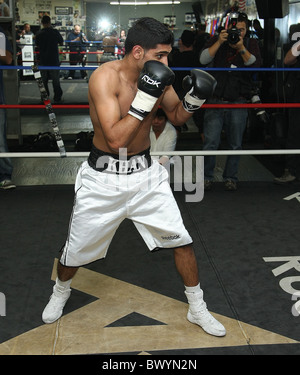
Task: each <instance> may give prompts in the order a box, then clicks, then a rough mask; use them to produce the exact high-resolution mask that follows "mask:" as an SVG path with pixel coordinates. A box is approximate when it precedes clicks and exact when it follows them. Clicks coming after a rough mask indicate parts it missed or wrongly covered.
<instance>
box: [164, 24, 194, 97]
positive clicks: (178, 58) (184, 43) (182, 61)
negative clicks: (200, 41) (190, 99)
mask: <svg viewBox="0 0 300 375" xmlns="http://www.w3.org/2000/svg"><path fill="white" fill-rule="evenodd" d="M194 41H195V34H194V33H193V32H192V31H191V30H184V31H183V33H182V34H181V36H180V38H179V40H178V51H175V52H174V53H173V54H172V60H171V62H170V64H171V66H173V67H176V68H180V67H198V66H199V65H200V64H199V58H197V56H196V54H195V52H194ZM174 73H175V81H174V84H173V87H174V89H175V91H176V93H177V95H178V96H179V98H180V99H182V98H183V97H184V95H185V91H184V90H183V88H182V80H183V78H184V77H185V76H186V75H187V71H186V70H176V71H174Z"/></svg>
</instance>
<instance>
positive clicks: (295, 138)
mask: <svg viewBox="0 0 300 375" xmlns="http://www.w3.org/2000/svg"><path fill="white" fill-rule="evenodd" d="M290 36H291V35H290ZM294 43H295V40H294V41H292V42H291V44H290V49H289V50H288V52H287V54H286V55H285V58H284V64H285V65H286V66H288V67H291V68H297V69H299V68H300V56H299V55H300V46H299V43H296V44H294ZM285 94H286V100H287V102H288V103H299V101H300V72H299V71H289V72H288V73H287V78H286V82H285ZM299 115H300V109H299V108H289V109H288V131H287V139H286V148H287V149H293V150H297V149H298V150H299V149H300V127H299ZM299 178H300V155H297V154H296V155H287V156H286V161H285V170H284V173H283V175H282V176H281V177H276V178H274V182H275V183H276V184H288V183H291V182H293V181H295V180H299Z"/></svg>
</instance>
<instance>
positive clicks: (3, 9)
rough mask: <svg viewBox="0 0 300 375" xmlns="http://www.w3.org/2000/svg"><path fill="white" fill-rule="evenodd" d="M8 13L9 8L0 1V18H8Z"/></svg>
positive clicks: (2, 0)
mask: <svg viewBox="0 0 300 375" xmlns="http://www.w3.org/2000/svg"><path fill="white" fill-rule="evenodd" d="M9 16H10V11H9V6H8V5H7V4H6V2H5V1H4V0H0V17H9Z"/></svg>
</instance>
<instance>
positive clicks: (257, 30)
mask: <svg viewBox="0 0 300 375" xmlns="http://www.w3.org/2000/svg"><path fill="white" fill-rule="evenodd" d="M252 25H253V29H254V30H255V34H256V36H257V38H258V39H259V40H263V39H264V35H265V32H264V29H263V28H262V27H261V24H260V22H259V20H254V21H253V22H252Z"/></svg>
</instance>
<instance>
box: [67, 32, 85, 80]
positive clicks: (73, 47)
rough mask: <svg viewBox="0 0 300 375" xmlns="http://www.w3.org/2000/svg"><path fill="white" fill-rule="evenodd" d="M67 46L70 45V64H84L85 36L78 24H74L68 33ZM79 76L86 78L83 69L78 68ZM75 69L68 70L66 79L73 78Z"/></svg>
mask: <svg viewBox="0 0 300 375" xmlns="http://www.w3.org/2000/svg"><path fill="white" fill-rule="evenodd" d="M68 41H69V47H70V65H77V64H80V65H82V66H85V60H86V56H85V52H86V42H87V41H88V40H87V39H86V36H85V35H84V33H83V32H82V31H81V27H80V25H75V26H74V30H73V31H72V32H71V33H70V34H69V35H68ZM80 75H81V78H83V79H85V78H87V74H86V71H85V70H80ZM74 77H75V70H70V71H69V76H68V79H74Z"/></svg>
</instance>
